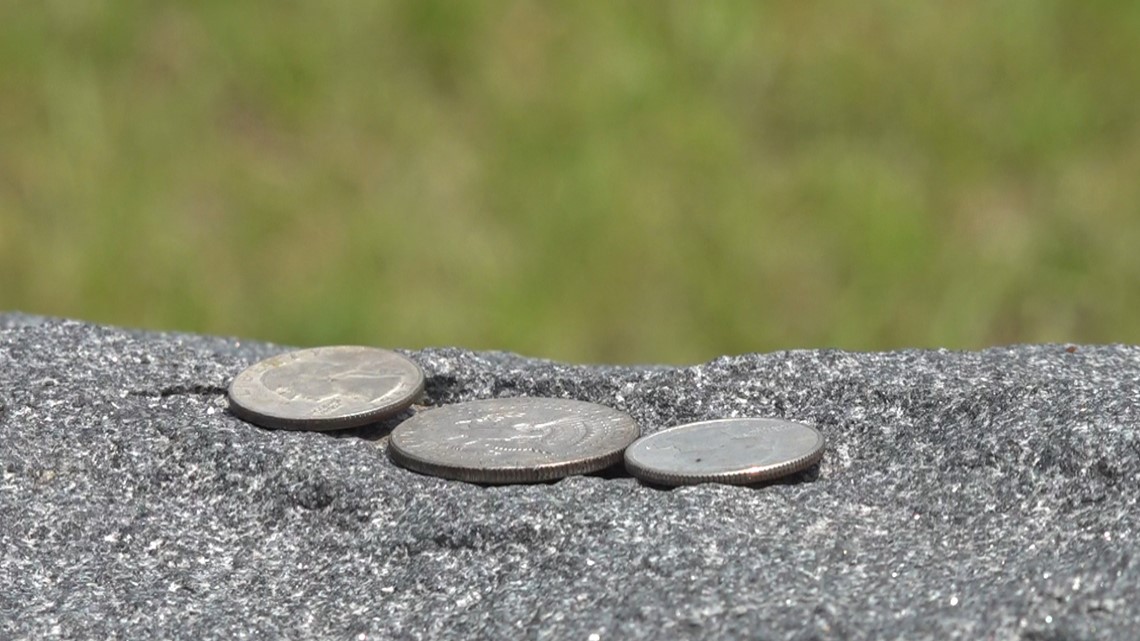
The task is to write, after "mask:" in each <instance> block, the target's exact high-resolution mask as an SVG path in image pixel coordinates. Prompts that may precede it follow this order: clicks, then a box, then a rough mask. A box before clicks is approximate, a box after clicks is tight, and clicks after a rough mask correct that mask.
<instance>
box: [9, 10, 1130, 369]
mask: <svg viewBox="0 0 1140 641" xmlns="http://www.w3.org/2000/svg"><path fill="white" fill-rule="evenodd" d="M1137 34H1140V5H1137V4H1136V3H1129V2H1111V1H1107V0H1095V1H1092V2H1087V3H1072V2H1050V1H1048V0H1044V1H1042V0H1036V1H1029V0H1013V1H1010V2H1002V3H987V2H978V1H970V2H965V3H954V4H953V5H945V6H943V5H929V6H926V5H916V4H914V3H905V2H901V1H896V0H873V1H869V2H866V3H860V4H858V5H839V4H834V3H806V4H805V3H800V2H772V3H751V2H723V3H686V2H667V3H655V4H641V3H591V4H586V5H583V4H580V3H569V2H556V3H538V2H513V3H479V4H467V3H447V2H436V1H428V0H420V1H417V2H406V3H393V2H347V1H343V0H338V1H333V2H329V3H297V2H267V1H250V2H244V3H233V2H222V1H206V2H200V3H194V4H193V5H192V6H191V5H184V4H181V3H148V2H132V1H120V2H99V1H92V2H83V3H74V2H63V1H60V0H57V1H49V2H43V3H37V4H34V5H25V6H20V7H19V8H17V7H16V6H15V5H0V308H5V309H23V310H26V311H32V312H39V313H47V314H59V315H66V316H75V317H82V318H86V319H91V320H97V321H104V322H111V323H119V324H126V325H133V326H144V327H155V328H176V329H182V330H190V331H202V332H211V333H222V334H236V335H242V336H248V337H253V338H260V339H267V340H275V341H279V342H285V343H291V344H300V345H308V344H321V343H372V344H380V345H387V346H401V347H418V346H424V345H443V344H447V345H463V346H468V347H472V348H492V349H510V350H515V351H520V352H523V353H527V354H532V355H541V356H548V357H553V358H561V359H568V360H574V361H608V362H628V361H643V362H692V361H698V360H703V359H707V358H711V357H713V356H716V355H719V354H723V353H737V352H745V351H766V350H775V349H783V348H791V347H818V346H835V347H843V348H849V349H887V348H895V347H901V346H945V347H954V348H976V347H981V346H985V345H990V344H1001V343H1010V342H1042V341H1055V342H1067V341H1074V342H1133V343H1135V342H1140V322H1137V320H1136V319H1137V317H1138V316H1140V314H1138V311H1140V288H1138V287H1137V284H1138V277H1140V252H1138V251H1137V247H1140V180H1138V179H1137V177H1138V176H1140V118H1137V117H1136V105H1137V104H1140V83H1137V82H1136V79H1137V78H1140V38H1137V37H1136V36H1137Z"/></svg>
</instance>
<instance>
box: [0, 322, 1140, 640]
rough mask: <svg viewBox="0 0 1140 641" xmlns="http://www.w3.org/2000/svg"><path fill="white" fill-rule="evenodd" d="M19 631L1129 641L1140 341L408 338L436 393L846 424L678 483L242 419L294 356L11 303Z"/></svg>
mask: <svg viewBox="0 0 1140 641" xmlns="http://www.w3.org/2000/svg"><path fill="white" fill-rule="evenodd" d="M0 328H2V329H0V586H2V589H0V638H4V639H45V638H89V639H93V638H131V639H138V638H170V639H188V640H189V639H194V640H199V639H213V638H218V639H222V638H225V639H235V638H295V639H304V638H314V639H315V638H320V639H328V638H344V639H364V638H368V639H441V638H486V639H511V638H538V639H579V640H582V641H588V640H590V639H599V640H602V639H614V640H619V639H621V640H624V639H665V638H671V639H687V638H693V639H745V638H749V639H881V638H907V639H970V640H975V639H1038V640H1043V639H1058V640H1059V639H1128V638H1137V635H1138V634H1140V632H1137V630H1140V597H1138V595H1140V543H1138V542H1137V535H1138V534H1140V428H1138V427H1137V425H1138V423H1140V348H1136V347H1130V346H1105V347H1078V348H1076V349H1075V350H1074V349H1072V348H1069V349H1066V347H1065V346H1052V345H1046V346H1018V347H1010V348H1001V349H991V350H986V351H982V352H949V351H902V352H892V353H847V352H840V351H794V352H781V353H775V354H762V355H745V356H733V357H725V358H720V359H717V360H714V361H712V362H710V363H707V364H704V365H700V366H696V367H687V368H666V367H644V368H627V367H586V366H569V365H564V364H559V363H554V362H548V361H541V360H533V359H527V358H522V357H519V356H515V355H511V354H505V353H472V352H469V351H463V350H458V349H436V350H425V351H421V352H408V354H409V355H410V356H411V357H412V358H414V359H415V360H417V361H418V362H419V363H420V364H421V365H422V366H423V368H424V370H425V371H426V373H427V375H428V385H427V395H428V396H427V401H426V402H427V403H428V404H440V403H450V402H456V401H463V400H468V399H475V398H487V397H493V396H516V395H541V396H557V397H565V398H577V399H583V400H588V401H595V402H599V403H604V404H607V405H611V406H613V407H616V408H619V409H622V410H625V411H627V412H629V413H630V414H632V415H633V416H634V417H635V418H636V419H638V420H639V421H640V422H641V424H642V426H643V430H644V431H645V432H646V433H648V432H652V431H656V430H660V429H662V428H664V427H667V426H671V425H674V424H677V423H680V422H685V421H690V420H695V419H708V418H717V417H725V416H745V415H764V416H778V417H787V418H790V419H795V420H799V421H805V422H809V423H812V424H815V425H817V426H818V427H819V428H820V429H821V430H822V431H823V432H824V434H825V435H826V437H827V439H828V443H829V444H828V451H827V453H826V455H825V456H824V459H823V461H822V463H821V464H820V465H819V466H818V467H817V468H815V469H813V470H811V471H809V472H807V473H805V474H803V475H800V476H797V477H794V478H792V479H790V480H788V481H786V482H783V483H778V484H773V485H767V486H763V487H757V488H741V487H726V486H716V485H703V486H696V487H688V488H681V489H676V490H671V491H670V490H662V489H656V488H651V487H647V486H644V485H641V484H639V483H638V482H636V481H635V480H633V479H631V478H629V477H628V476H627V475H625V474H624V473H623V472H622V471H621V470H614V471H611V472H608V473H605V474H600V475H595V476H587V477H575V478H569V479H566V480H563V481H560V482H557V483H552V484H544V485H524V486H509V487H480V486H475V485H468V484H464V483H459V482H453V481H444V480H439V479H435V478H430V477H425V476H420V475H417V474H414V473H411V472H408V471H405V470H402V469H400V468H398V467H396V466H394V465H393V464H392V463H390V462H389V461H388V460H387V458H386V456H385V452H384V448H385V438H384V436H385V434H386V433H387V431H388V430H390V429H391V428H392V427H393V426H394V425H395V424H396V422H398V420H400V419H399V418H397V419H395V420H393V421H391V422H389V423H387V424H384V425H379V426H374V427H369V428H365V429H361V430H357V431H355V432H352V433H349V434H340V435H336V434H332V435H330V434H323V433H303V432H276V431H270V430H265V429H261V428H257V427H254V426H252V425H248V424H246V423H243V422H241V421H240V420H238V419H236V418H234V417H233V416H231V415H230V414H229V413H228V412H227V410H226V401H225V388H226V386H227V384H228V383H229V381H230V379H231V377H233V376H234V375H235V374H237V373H238V372H239V371H240V370H241V369H242V368H244V367H245V366H246V365H248V364H250V363H252V362H254V361H256V360H258V359H259V358H261V357H264V356H266V355H268V354H271V353H276V352H278V351H281V350H282V349H283V348H280V347H276V346H272V345H266V344H259V343H248V342H237V341H234V340H228V339H221V338H213V337H202V336H192V335H185V334H159V333H145V332H138V331H129V330H121V329H115V328H110V327H100V326H95V325H90V324H85V323H79V322H72V321H61V320H54V319H42V318H37V317H30V316H21V315H6V316H0Z"/></svg>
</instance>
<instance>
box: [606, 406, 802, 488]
mask: <svg viewBox="0 0 1140 641" xmlns="http://www.w3.org/2000/svg"><path fill="white" fill-rule="evenodd" d="M821 456H823V434H821V433H820V432H819V430H817V429H815V428H814V427H811V426H810V425H804V424H802V423H793V422H792V421H784V420H780V419H770V418H728V419H722V420H718V421H703V422H700V423H690V424H688V425H679V426H677V427H671V428H669V429H667V430H662V431H660V432H657V433H656V434H650V435H649V436H646V437H645V438H642V439H641V440H639V441H637V442H636V443H634V444H633V445H631V446H630V447H629V449H627V450H626V451H625V467H626V469H627V470H629V473H630V474H633V475H634V476H636V477H638V478H639V479H641V480H643V481H647V482H649V483H656V484H659V485H695V484H697V483H729V484H733V485H744V484H748V483H757V482H759V481H768V480H771V479H775V478H779V477H781V476H785V475H788V474H793V473H795V472H799V471H801V470H804V469H807V468H809V467H811V466H812V465H815V464H816V462H818V461H819V459H820V457H821Z"/></svg>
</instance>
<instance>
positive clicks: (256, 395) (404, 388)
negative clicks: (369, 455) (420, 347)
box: [230, 346, 424, 430]
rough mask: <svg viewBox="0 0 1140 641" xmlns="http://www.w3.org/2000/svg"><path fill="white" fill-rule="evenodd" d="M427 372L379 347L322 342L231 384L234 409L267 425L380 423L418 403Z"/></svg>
mask: <svg viewBox="0 0 1140 641" xmlns="http://www.w3.org/2000/svg"><path fill="white" fill-rule="evenodd" d="M423 388H424V374H423V371H422V370H420V367H419V366H418V365H416V364H415V363H413V362H412V361H410V360H408V359H407V358H405V357H403V356H401V355H400V354H397V353H395V352H390V351H388V350H386V349H377V348H375V347H354V346H338V347H317V348H314V349H303V350H299V351H295V352H288V353H285V354H280V355H277V356H273V357H271V358H267V359H265V360H263V361H261V362H258V363H255V364H253V365H251V366H250V367H248V368H246V369H245V370H244V371H243V372H242V373H240V374H238V375H237V377H235V378H234V380H233V382H232V383H230V411H231V412H233V413H234V414H235V415H237V416H238V417H239V418H242V419H244V420H247V421H249V422H251V423H256V424H258V425H261V426H263V427H275V428H278V429H286V430H338V429H344V428H349V427H358V426H360V425H367V424H368V423H374V422H376V421H378V420H380V419H382V418H386V417H388V416H391V415H393V414H396V413H398V412H400V411H401V410H403V409H404V408H406V407H408V406H409V405H411V404H412V401H414V400H415V399H416V397H418V396H419V395H420V393H421V392H422V391H423Z"/></svg>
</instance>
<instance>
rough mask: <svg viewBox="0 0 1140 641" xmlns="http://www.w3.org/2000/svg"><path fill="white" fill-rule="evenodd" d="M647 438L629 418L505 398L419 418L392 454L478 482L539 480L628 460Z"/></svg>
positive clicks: (587, 406) (575, 405) (575, 404)
mask: <svg viewBox="0 0 1140 641" xmlns="http://www.w3.org/2000/svg"><path fill="white" fill-rule="evenodd" d="M640 434H641V428H639V427H638V425H637V422H636V421H634V420H633V418H631V417H630V416H629V415H628V414H625V413H624V412H619V411H617V410H615V409H611V408H609V407H605V406H603V405H596V404H594V403H586V402H583V401H570V400H562V399H555V398H498V399H490V400H484V401H471V402H468V403H460V404H457V405H447V406H444V407H440V408H437V409H432V410H427V411H425V412H421V413H419V414H416V415H415V416H413V417H412V418H410V419H408V420H406V421H404V422H403V423H401V424H400V425H399V426H397V427H396V429H395V430H394V431H393V432H392V437H391V440H390V441H389V446H388V453H389V455H390V456H391V457H392V460H393V461H395V462H396V463H397V464H399V465H401V466H403V467H406V468H408V469H411V470H415V471H417V472H422V473H424V474H431V475H433V476H440V477H443V478H449V479H456V480H460V481H469V482H472V483H534V482H538V481H548V480H552V479H558V478H562V477H564V476H569V475H571V474H585V473H587V472H594V471H597V470H601V469H604V468H607V467H609V466H611V465H613V464H615V463H617V462H619V461H621V454H622V451H623V450H625V448H626V447H627V446H628V445H629V444H630V443H632V442H633V441H634V439H636V438H637V437H638V436H639V435H640Z"/></svg>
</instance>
